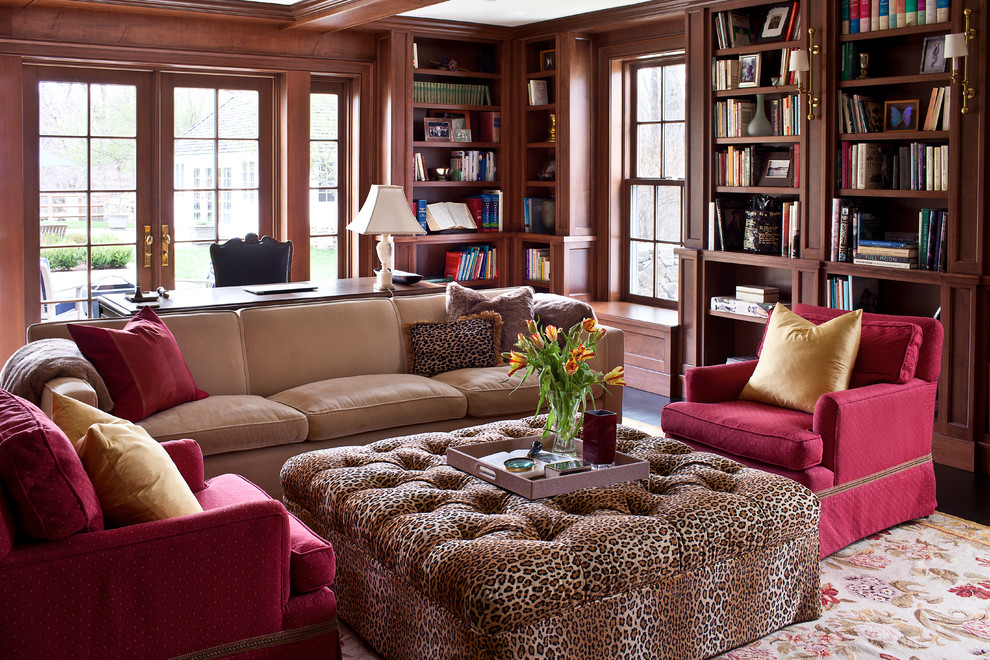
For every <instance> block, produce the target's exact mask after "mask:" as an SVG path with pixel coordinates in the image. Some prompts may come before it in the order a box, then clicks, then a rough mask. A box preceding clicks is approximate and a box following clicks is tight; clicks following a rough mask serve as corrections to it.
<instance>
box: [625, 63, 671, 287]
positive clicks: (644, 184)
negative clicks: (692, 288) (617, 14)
mask: <svg viewBox="0 0 990 660" xmlns="http://www.w3.org/2000/svg"><path fill="white" fill-rule="evenodd" d="M684 71H685V68H684V57H683V54H678V55H676V56H670V57H666V58H663V59H659V60H652V61H649V62H643V63H637V64H636V65H634V66H632V67H631V68H630V76H629V80H630V82H631V85H632V94H631V97H632V103H633V104H632V107H631V108H630V112H629V116H630V117H631V126H630V132H629V142H630V154H631V155H632V158H631V164H630V167H631V169H632V172H631V173H630V176H629V177H628V178H627V179H626V191H627V195H628V197H627V203H628V216H627V224H626V240H627V248H628V249H627V256H628V278H629V279H628V295H629V296H630V297H632V298H649V299H653V300H660V301H676V300H677V260H676V255H675V254H674V248H677V247H679V246H680V245H681V242H682V241H681V220H682V217H683V209H684V178H685V172H684V168H685V142H684V131H685V110H684V101H685V80H684Z"/></svg>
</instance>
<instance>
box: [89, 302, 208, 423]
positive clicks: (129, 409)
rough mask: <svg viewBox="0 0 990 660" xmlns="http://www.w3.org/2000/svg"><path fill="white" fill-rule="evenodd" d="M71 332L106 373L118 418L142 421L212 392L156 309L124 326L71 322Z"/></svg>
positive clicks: (147, 308)
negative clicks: (197, 378)
mask: <svg viewBox="0 0 990 660" xmlns="http://www.w3.org/2000/svg"><path fill="white" fill-rule="evenodd" d="M69 333H70V334H71V335H72V338H73V339H74V340H75V341H76V344H77V345H78V346H79V350H80V351H82V354H83V355H85V356H86V359H88V360H89V361H90V362H92V363H93V366H95V367H96V370H97V371H98V372H99V374H100V376H102V377H103V381H104V382H105V383H106V385H107V389H108V390H109V391H110V396H111V397H112V398H113V411H112V412H113V414H114V415H115V416H117V417H122V418H123V419H126V420H129V421H131V422H138V421H141V420H142V419H144V418H145V417H147V416H148V415H151V414H153V413H156V412H158V411H159V410H167V409H168V408H172V407H173V406H177V405H179V404H180V403H185V402H187V401H198V400H199V399H205V398H206V397H208V396H209V395H208V394H207V393H206V392H204V391H203V390H201V389H199V388H198V387H196V382H195V381H194V380H193V377H192V374H191V373H189V367H188V366H187V365H186V361H185V360H183V359H182V353H181V352H180V351H179V346H178V344H176V343H175V337H173V336H172V333H171V332H169V329H168V328H167V327H166V326H165V323H163V322H162V320H161V319H160V318H158V315H157V314H155V312H154V310H152V309H151V308H150V307H145V308H144V309H142V310H141V311H140V312H138V313H137V314H135V315H134V318H132V319H131V320H130V321H128V322H127V325H125V326H124V327H123V328H122V329H121V330H111V329H109V328H100V327H96V326H92V325H82V324H77V323H70V324H69Z"/></svg>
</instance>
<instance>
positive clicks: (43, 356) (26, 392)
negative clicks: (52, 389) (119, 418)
mask: <svg viewBox="0 0 990 660" xmlns="http://www.w3.org/2000/svg"><path fill="white" fill-rule="evenodd" d="M63 376H70V377H74V378H81V379H83V380H85V381H86V382H87V383H89V384H90V385H91V386H92V387H93V389H94V390H96V400H97V403H98V404H99V406H100V410H104V411H107V412H109V411H110V410H112V409H113V399H111V398H110V392H108V391H107V386H106V385H105V384H104V382H103V379H102V378H100V374H98V373H97V372H96V368H95V367H94V366H93V363H92V362H90V361H89V360H87V359H86V358H85V357H83V354H82V353H81V352H80V351H79V347H78V346H76V343H75V342H74V341H72V340H69V339H39V340H38V341H32V342H30V343H29V344H27V345H25V346H22V347H20V348H19V349H17V351H16V352H15V353H14V354H13V355H11V356H10V359H8V360H7V364H5V365H3V369H2V370H0V388H3V389H5V390H7V391H8V392H10V393H11V394H15V395H17V396H19V397H21V398H23V399H27V400H28V401H30V402H31V403H33V404H35V405H39V404H40V403H41V393H42V392H43V391H44V389H45V383H47V382H48V381H50V380H51V379H53V378H59V377H63Z"/></svg>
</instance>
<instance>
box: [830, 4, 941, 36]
mask: <svg viewBox="0 0 990 660" xmlns="http://www.w3.org/2000/svg"><path fill="white" fill-rule="evenodd" d="M951 5H952V3H951V2H950V0H842V3H841V5H840V12H841V15H840V17H841V21H842V34H856V33H858V32H876V31H879V30H893V29H895V28H902V27H909V26H912V25H930V24H932V23H944V22H947V21H948V20H949V16H950V11H951V9H952V6H951Z"/></svg>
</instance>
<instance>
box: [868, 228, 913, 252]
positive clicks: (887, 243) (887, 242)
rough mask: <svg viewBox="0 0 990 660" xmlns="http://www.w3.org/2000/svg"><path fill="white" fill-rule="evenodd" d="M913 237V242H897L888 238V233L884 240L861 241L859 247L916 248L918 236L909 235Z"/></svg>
mask: <svg viewBox="0 0 990 660" xmlns="http://www.w3.org/2000/svg"><path fill="white" fill-rule="evenodd" d="M911 235H912V236H914V240H908V241H899V240H893V239H891V238H890V233H889V232H888V234H887V238H886V239H884V240H866V239H864V240H861V241H860V242H859V246H860V247H861V248H864V247H878V248H901V249H904V248H917V247H918V235H917V234H911Z"/></svg>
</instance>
